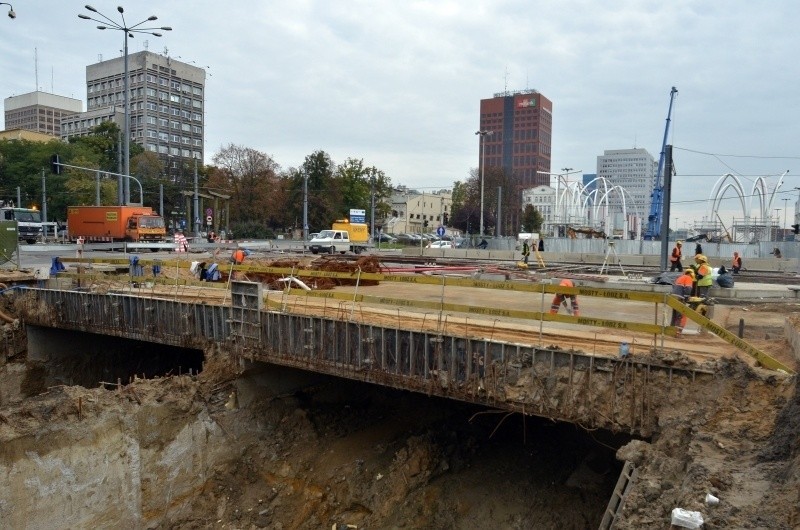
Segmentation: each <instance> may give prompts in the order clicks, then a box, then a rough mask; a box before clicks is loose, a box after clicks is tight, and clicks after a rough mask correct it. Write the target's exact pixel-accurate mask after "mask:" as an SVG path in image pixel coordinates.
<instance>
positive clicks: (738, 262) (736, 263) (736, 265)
mask: <svg viewBox="0 0 800 530" xmlns="http://www.w3.org/2000/svg"><path fill="white" fill-rule="evenodd" d="M731 270H732V271H733V273H734V274H739V271H740V270H742V257H741V256H740V255H739V253H738V252H734V253H733V261H731Z"/></svg>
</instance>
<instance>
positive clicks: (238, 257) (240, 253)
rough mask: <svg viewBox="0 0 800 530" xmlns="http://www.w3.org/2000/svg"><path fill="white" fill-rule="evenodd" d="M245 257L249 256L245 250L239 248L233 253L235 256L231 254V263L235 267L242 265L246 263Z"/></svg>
mask: <svg viewBox="0 0 800 530" xmlns="http://www.w3.org/2000/svg"><path fill="white" fill-rule="evenodd" d="M245 256H247V254H246V253H245V251H244V249H241V248H237V249H236V250H234V251H233V254H231V261H232V262H233V264H234V265H241V264H242V263H244V258H245Z"/></svg>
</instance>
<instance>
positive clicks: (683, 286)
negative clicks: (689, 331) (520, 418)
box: [671, 269, 694, 329]
mask: <svg viewBox="0 0 800 530" xmlns="http://www.w3.org/2000/svg"><path fill="white" fill-rule="evenodd" d="M693 289H694V269H686V270H685V271H683V274H681V275H680V276H678V278H677V279H676V280H675V283H674V284H673V285H672V294H673V295H675V296H677V297H678V298H680V299H681V301H682V302H683V303H686V301H687V300H688V299H689V297H690V296H692V290H693ZM671 325H673V326H677V327H679V328H680V329H683V328H685V327H686V315H682V314H680V313H679V312H678V311H676V310H674V309H673V310H672V322H671Z"/></svg>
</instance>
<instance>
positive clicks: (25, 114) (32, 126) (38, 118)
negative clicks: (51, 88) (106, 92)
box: [4, 90, 83, 137]
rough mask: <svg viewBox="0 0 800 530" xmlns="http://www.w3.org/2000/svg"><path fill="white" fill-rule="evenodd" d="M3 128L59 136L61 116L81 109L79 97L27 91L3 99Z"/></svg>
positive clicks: (81, 103) (81, 104)
mask: <svg viewBox="0 0 800 530" xmlns="http://www.w3.org/2000/svg"><path fill="white" fill-rule="evenodd" d="M4 103H5V105H4V107H5V128H6V129H24V130H26V131H35V132H39V133H44V134H51V135H53V136H55V137H60V136H61V118H62V117H64V116H69V115H71V114H76V113H78V112H81V111H82V110H83V102H82V101H81V100H79V99H73V98H68V97H64V96H57V95H56V94H49V93H47V92H40V91H38V90H37V91H36V92H29V93H27V94H21V95H19V96H11V97H9V98H6V99H5V102H4Z"/></svg>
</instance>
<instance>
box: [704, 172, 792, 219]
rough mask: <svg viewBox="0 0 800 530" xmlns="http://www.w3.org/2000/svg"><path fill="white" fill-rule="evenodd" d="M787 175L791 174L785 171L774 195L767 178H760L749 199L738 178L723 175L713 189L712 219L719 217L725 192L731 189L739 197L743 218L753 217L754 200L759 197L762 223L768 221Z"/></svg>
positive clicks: (731, 175)
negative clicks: (776, 195) (720, 205)
mask: <svg viewBox="0 0 800 530" xmlns="http://www.w3.org/2000/svg"><path fill="white" fill-rule="evenodd" d="M787 173H789V171H784V172H783V173H782V174H781V176H780V178H779V179H778V184H777V185H776V186H775V188H774V189H773V190H772V193H770V191H769V185H768V184H767V179H766V178H765V177H758V178H757V179H756V180H755V182H753V188H752V191H751V193H750V195H749V197H748V195H747V194H746V193H745V190H744V187H743V186H742V181H741V180H740V179H739V178H738V177H736V176H735V175H733V174H731V173H726V174H725V175H722V176H721V177H720V178H719V179H717V182H716V183H715V184H714V187H713V188H712V189H711V196H710V199H711V218H712V219H716V218H717V216H718V215H719V204H720V202H721V201H722V199H723V197H724V195H725V192H727V191H728V190H729V189H732V190H733V191H734V192H736V195H737V197H739V204H740V205H741V206H742V217H744V218H745V219H749V218H750V217H751V215H752V213H753V212H752V207H753V199H754V198H756V197H758V201H757V207H758V213H759V218H760V219H761V221H766V220H768V219H769V216H770V212H771V211H772V202H773V201H774V200H775V194H776V193H777V192H778V189H779V188H780V187H781V186H782V185H783V178H784V177H785V176H786V174H787ZM745 198H749V200H747V201H745Z"/></svg>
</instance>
